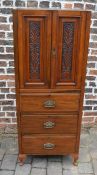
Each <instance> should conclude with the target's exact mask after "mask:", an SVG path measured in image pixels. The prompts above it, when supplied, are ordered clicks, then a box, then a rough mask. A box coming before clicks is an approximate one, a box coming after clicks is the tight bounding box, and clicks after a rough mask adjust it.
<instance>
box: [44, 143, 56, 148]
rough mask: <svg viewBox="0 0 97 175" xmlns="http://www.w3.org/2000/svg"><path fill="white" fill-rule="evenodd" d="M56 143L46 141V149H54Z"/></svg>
mask: <svg viewBox="0 0 97 175" xmlns="http://www.w3.org/2000/svg"><path fill="white" fill-rule="evenodd" d="M54 147H55V144H53V143H45V144H44V149H54Z"/></svg>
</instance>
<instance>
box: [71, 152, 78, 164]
mask: <svg viewBox="0 0 97 175" xmlns="http://www.w3.org/2000/svg"><path fill="white" fill-rule="evenodd" d="M72 158H73V165H75V166H78V154H76V153H75V154H72Z"/></svg>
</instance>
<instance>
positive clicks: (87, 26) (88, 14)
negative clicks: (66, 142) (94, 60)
mask: <svg viewBox="0 0 97 175" xmlns="http://www.w3.org/2000/svg"><path fill="white" fill-rule="evenodd" d="M82 16H83V18H85V39H84V48H83V49H84V54H83V66H82V81H81V95H80V109H79V120H78V134H77V142H76V152H77V153H78V151H79V144H80V132H81V121H82V110H83V99H84V90H85V77H86V65H87V57H88V46H89V34H90V20H91V12H82Z"/></svg>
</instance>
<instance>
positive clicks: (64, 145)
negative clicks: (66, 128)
mask: <svg viewBox="0 0 97 175" xmlns="http://www.w3.org/2000/svg"><path fill="white" fill-rule="evenodd" d="M75 146H76V137H75V136H66V135H54V134H53V135H51V136H50V135H38V136H36V135H31V136H27V135H26V136H22V151H23V153H25V154H36V155H41V154H42V155H62V154H65V153H73V152H75Z"/></svg>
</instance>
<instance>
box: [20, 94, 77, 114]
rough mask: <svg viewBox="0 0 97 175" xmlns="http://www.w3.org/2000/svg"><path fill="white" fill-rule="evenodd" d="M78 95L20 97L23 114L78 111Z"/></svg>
mask: <svg viewBox="0 0 97 175" xmlns="http://www.w3.org/2000/svg"><path fill="white" fill-rule="evenodd" d="M79 98H80V95H79V94H76V93H75V94H70V93H67V94H57V95H56V94H51V95H48V94H46V95H44V94H34V95H21V97H20V107H21V111H23V112H51V113H53V112H66V111H78V110H79Z"/></svg>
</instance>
